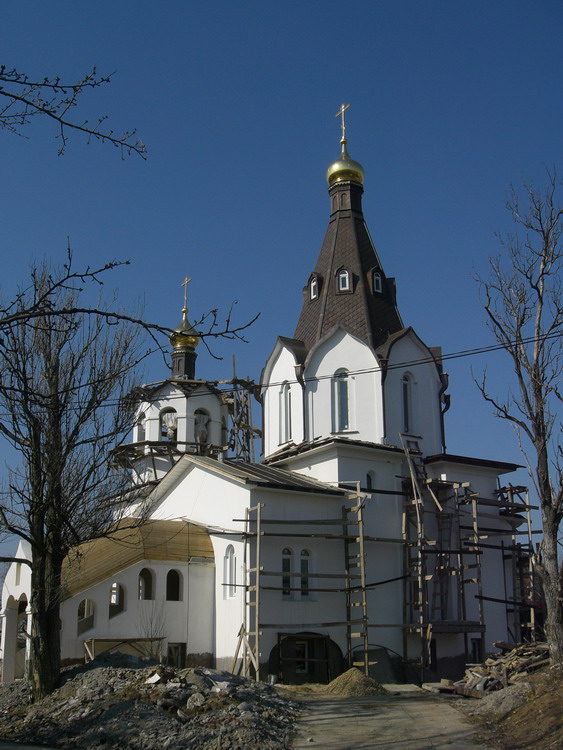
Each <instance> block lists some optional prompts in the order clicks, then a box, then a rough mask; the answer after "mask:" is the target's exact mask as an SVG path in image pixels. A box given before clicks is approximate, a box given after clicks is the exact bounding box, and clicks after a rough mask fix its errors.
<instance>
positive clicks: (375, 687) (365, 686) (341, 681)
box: [326, 667, 389, 696]
mask: <svg viewBox="0 0 563 750" xmlns="http://www.w3.org/2000/svg"><path fill="white" fill-rule="evenodd" d="M326 692H327V693H333V694H335V695H342V696H353V695H357V696H361V695H389V693H388V692H387V690H385V688H384V687H383V685H381V684H380V683H379V682H377V680H373V679H372V678H371V677H366V675H365V674H364V673H363V672H360V670H359V669H356V667H352V669H349V670H348V671H347V672H344V674H341V675H340V676H339V677H336V678H335V679H334V680H332V682H329V683H328V685H327V686H326Z"/></svg>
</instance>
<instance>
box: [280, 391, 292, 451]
mask: <svg viewBox="0 0 563 750" xmlns="http://www.w3.org/2000/svg"><path fill="white" fill-rule="evenodd" d="M289 440H291V386H290V385H289V383H287V382H285V383H282V387H281V390H280V443H287V442H288V441H289Z"/></svg>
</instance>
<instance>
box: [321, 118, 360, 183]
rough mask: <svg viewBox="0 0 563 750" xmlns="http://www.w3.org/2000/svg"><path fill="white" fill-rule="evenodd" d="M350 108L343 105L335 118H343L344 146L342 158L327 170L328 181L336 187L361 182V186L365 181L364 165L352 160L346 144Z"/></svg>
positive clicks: (342, 139)
mask: <svg viewBox="0 0 563 750" xmlns="http://www.w3.org/2000/svg"><path fill="white" fill-rule="evenodd" d="M349 108H350V105H349V104H342V105H341V106H340V109H339V110H338V112H337V113H336V115H335V117H341V118H342V138H341V139H340V143H341V144H342V151H341V153H340V158H339V159H337V160H336V161H335V162H333V163H332V164H331V165H330V167H329V168H328V169H327V173H326V180H327V182H328V184H329V186H330V185H334V184H335V183H337V182H349V181H352V182H359V183H360V185H361V184H362V183H363V181H364V168H363V167H362V165H361V164H360V163H359V162H358V161H355V160H354V159H351V158H350V155H349V154H348V149H347V148H346V144H347V143H348V139H347V138H346V120H345V117H344V113H345V112H346V110H347V109H349Z"/></svg>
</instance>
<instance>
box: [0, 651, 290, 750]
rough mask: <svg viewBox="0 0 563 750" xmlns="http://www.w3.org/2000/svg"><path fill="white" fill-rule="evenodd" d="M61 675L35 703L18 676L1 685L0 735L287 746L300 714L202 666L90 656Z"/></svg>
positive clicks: (152, 747) (107, 742)
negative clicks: (127, 663) (135, 664)
mask: <svg viewBox="0 0 563 750" xmlns="http://www.w3.org/2000/svg"><path fill="white" fill-rule="evenodd" d="M145 664H146V662H145ZM63 679H64V683H63V684H62V686H61V687H60V688H59V689H58V690H56V691H55V692H54V693H53V694H52V695H50V696H48V697H47V698H45V699H44V700H43V701H40V702H38V703H36V704H33V705H29V694H28V693H27V692H26V688H25V686H24V685H23V684H22V683H20V684H18V685H17V686H16V687H14V688H10V687H7V688H4V689H3V690H2V692H1V695H0V715H1V716H2V718H1V720H0V737H1V738H3V739H5V740H10V741H19V742H32V743H41V744H47V745H52V746H53V747H61V748H100V750H101V748H106V749H107V748H143V750H175V749H178V750H179V749H180V748H182V750H185V749H186V748H189V750H204V749H205V750H258V749H259V750H287V749H288V748H290V747H291V743H292V735H293V728H294V724H295V720H296V718H297V715H298V713H299V707H298V704H297V703H296V702H294V701H291V700H288V699H287V698H285V697H282V696H280V695H278V694H277V692H276V691H275V689H274V688H273V687H271V686H269V685H266V684H264V683H256V682H253V681H250V680H246V679H244V678H242V677H237V676H235V675H232V674H230V673H228V672H215V671H213V670H209V669H205V668H200V667H196V668H194V669H172V668H169V667H163V666H156V667H148V668H147V667H146V666H143V667H142V668H137V669H135V668H132V667H122V666H107V665H103V664H102V665H101V666H98V665H96V662H92V663H91V664H90V665H88V668H81V669H80V670H76V669H74V670H71V671H70V672H68V673H66V674H65V675H64V676H63Z"/></svg>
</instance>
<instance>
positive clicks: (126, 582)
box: [61, 560, 214, 659]
mask: <svg viewBox="0 0 563 750" xmlns="http://www.w3.org/2000/svg"><path fill="white" fill-rule="evenodd" d="M143 568H146V569H148V570H150V571H151V572H152V574H153V598H152V599H150V600H146V599H142V600H141V599H139V593H138V592H139V573H140V571H141V570H142V569H143ZM170 570H176V571H178V572H179V573H180V576H181V580H180V600H179V601H167V600H166V577H167V574H168V572H169V571H170ZM114 582H115V583H118V584H120V585H121V586H122V587H123V589H124V591H125V602H124V604H125V606H124V609H123V611H122V612H120V613H119V614H116V615H114V616H113V617H110V616H109V612H110V610H109V603H110V592H111V586H112V583H114ZM213 591H214V566H213V565H210V564H209V563H200V564H194V563H188V562H187V561H186V562H183V563H180V562H176V561H175V562H166V561H160V560H158V561H156V560H143V561H141V562H138V563H135V564H134V565H131V566H129V567H128V568H125V569H124V570H121V571H119V572H118V573H116V574H115V575H114V576H112V577H111V578H108V579H106V580H104V581H101V582H100V583H98V584H96V585H95V586H91V587H89V588H87V589H85V590H84V591H81V592H80V593H78V594H76V595H75V596H72V597H70V598H69V599H66V600H65V601H63V602H62V604H61V621H62V632H61V652H62V657H63V659H80V658H82V657H83V656H84V641H85V640H87V639H90V638H110V639H115V640H120V639H123V638H149V637H155V638H156V637H162V638H163V639H164V640H163V642H162V654H163V658H166V653H167V645H168V643H186V644H187V653H188V654H189V653H211V652H212V651H213V646H214V644H213V618H214V601H213ZM84 599H89V600H90V601H92V602H93V604H94V618H93V624H92V627H90V628H88V629H87V630H85V631H84V632H82V633H80V634H79V633H78V608H79V605H80V602H81V601H82V600H84ZM100 650H103V645H101V646H100Z"/></svg>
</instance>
